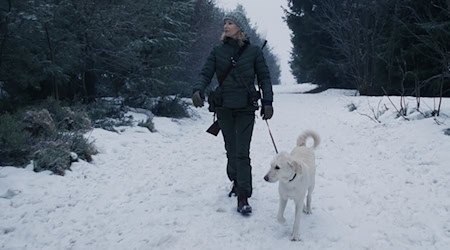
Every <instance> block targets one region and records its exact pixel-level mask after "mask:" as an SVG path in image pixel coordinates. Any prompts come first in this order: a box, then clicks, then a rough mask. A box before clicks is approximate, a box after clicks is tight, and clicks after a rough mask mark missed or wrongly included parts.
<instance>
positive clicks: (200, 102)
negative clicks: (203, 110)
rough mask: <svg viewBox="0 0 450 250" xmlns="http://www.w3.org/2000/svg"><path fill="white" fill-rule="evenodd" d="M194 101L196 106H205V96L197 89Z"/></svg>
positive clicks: (193, 96) (193, 97)
mask: <svg viewBox="0 0 450 250" xmlns="http://www.w3.org/2000/svg"><path fill="white" fill-rule="evenodd" d="M192 103H193V104H194V107H196V108H198V107H203V98H202V96H201V95H200V91H195V92H194V94H193V95H192Z"/></svg>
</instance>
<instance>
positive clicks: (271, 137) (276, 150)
mask: <svg viewBox="0 0 450 250" xmlns="http://www.w3.org/2000/svg"><path fill="white" fill-rule="evenodd" d="M266 44H267V40H264V43H263V45H262V46H261V50H263V49H264V47H266ZM258 88H259V89H258V92H259V94H260V96H262V95H261V86H259V83H258ZM261 108H264V107H262V106H261ZM265 121H266V124H267V128H268V129H269V135H270V139H272V144H273V147H274V148H275V153H277V154H278V149H277V145H275V140H274V139H273V135H272V131H270V126H269V122H268V121H267V120H265ZM294 178H295V176H294ZM294 178H292V179H294Z"/></svg>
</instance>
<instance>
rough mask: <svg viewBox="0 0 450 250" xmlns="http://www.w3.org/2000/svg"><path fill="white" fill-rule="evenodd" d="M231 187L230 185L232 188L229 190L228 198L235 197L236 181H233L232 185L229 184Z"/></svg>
mask: <svg viewBox="0 0 450 250" xmlns="http://www.w3.org/2000/svg"><path fill="white" fill-rule="evenodd" d="M231 185H232V188H231V191H230V193H228V197H231V196H237V183H236V181H234V182H233V184H231Z"/></svg>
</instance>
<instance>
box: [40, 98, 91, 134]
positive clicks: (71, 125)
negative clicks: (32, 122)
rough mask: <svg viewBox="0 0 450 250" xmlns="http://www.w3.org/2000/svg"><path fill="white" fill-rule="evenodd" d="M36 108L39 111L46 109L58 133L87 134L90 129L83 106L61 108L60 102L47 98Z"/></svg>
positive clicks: (89, 122) (89, 121)
mask: <svg viewBox="0 0 450 250" xmlns="http://www.w3.org/2000/svg"><path fill="white" fill-rule="evenodd" d="M37 107H38V108H39V109H46V110H48V111H49V113H50V114H51V116H52V118H53V120H54V123H55V126H56V127H57V129H58V130H59V131H83V132H87V131H89V129H91V128H92V124H91V120H90V119H89V116H88V114H87V113H86V110H85V109H86V108H85V106H82V105H74V106H72V107H69V106H67V105H66V106H63V105H62V102H60V101H57V100H55V99H53V98H47V99H46V100H45V101H43V102H41V103H40V104H39V105H38V106H37Z"/></svg>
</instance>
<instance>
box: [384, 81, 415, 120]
mask: <svg viewBox="0 0 450 250" xmlns="http://www.w3.org/2000/svg"><path fill="white" fill-rule="evenodd" d="M381 89H382V90H383V92H384V94H385V95H386V97H387V98H388V100H389V101H390V102H391V104H392V106H394V108H395V110H396V111H397V113H398V114H399V115H400V116H401V117H403V119H405V120H406V121H409V119H408V118H407V117H405V116H404V115H403V114H402V113H401V112H400V111H399V110H398V109H397V107H396V106H395V104H394V103H393V102H392V100H391V98H389V96H388V94H387V92H386V90H385V89H384V87H381Z"/></svg>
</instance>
